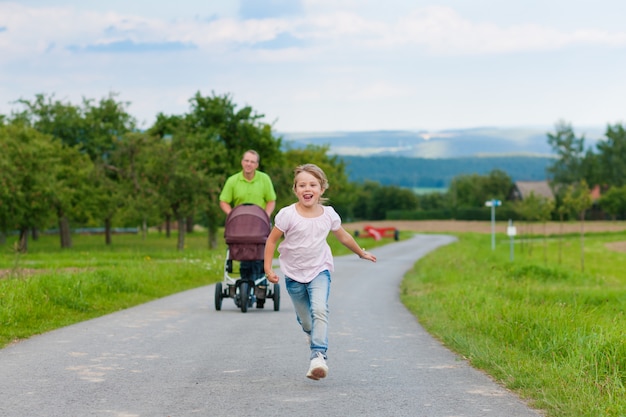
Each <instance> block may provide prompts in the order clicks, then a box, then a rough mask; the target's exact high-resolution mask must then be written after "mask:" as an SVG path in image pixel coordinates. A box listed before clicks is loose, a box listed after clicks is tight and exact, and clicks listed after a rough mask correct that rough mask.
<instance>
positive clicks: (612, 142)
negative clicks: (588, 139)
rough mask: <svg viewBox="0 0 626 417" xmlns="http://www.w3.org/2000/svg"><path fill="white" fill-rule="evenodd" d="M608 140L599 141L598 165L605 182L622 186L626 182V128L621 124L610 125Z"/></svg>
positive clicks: (607, 132) (609, 184)
mask: <svg viewBox="0 0 626 417" xmlns="http://www.w3.org/2000/svg"><path fill="white" fill-rule="evenodd" d="M605 136H606V140H601V141H598V143H597V144H596V147H597V150H598V156H597V158H598V167H599V171H600V177H601V178H602V179H603V184H605V185H608V186H617V187H620V186H622V185H625V184H626V130H624V127H623V126H622V125H620V124H616V125H615V126H608V127H607V130H606V134H605Z"/></svg>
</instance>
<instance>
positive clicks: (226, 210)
mask: <svg viewBox="0 0 626 417" xmlns="http://www.w3.org/2000/svg"><path fill="white" fill-rule="evenodd" d="M220 208H221V209H222V211H223V212H224V213H226V215H227V216H228V214H229V213H230V212H231V211H232V210H233V208H232V207H231V206H230V204H228V203H227V202H226V201H220Z"/></svg>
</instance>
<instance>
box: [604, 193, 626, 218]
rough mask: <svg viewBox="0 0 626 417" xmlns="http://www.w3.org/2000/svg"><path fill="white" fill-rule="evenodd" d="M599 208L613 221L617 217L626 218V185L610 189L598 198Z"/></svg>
mask: <svg viewBox="0 0 626 417" xmlns="http://www.w3.org/2000/svg"><path fill="white" fill-rule="evenodd" d="M599 203H600V207H602V210H604V211H605V212H607V213H608V214H610V215H611V217H613V220H615V219H616V218H617V216H621V217H622V218H624V217H625V216H626V185H622V186H621V187H611V188H609V190H608V191H607V192H606V193H604V195H602V197H600V201H599Z"/></svg>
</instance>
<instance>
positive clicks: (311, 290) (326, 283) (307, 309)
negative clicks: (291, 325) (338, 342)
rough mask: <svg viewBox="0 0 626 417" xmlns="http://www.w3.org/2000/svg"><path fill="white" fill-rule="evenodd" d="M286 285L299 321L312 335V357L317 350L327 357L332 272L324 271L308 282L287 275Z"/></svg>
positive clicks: (303, 328) (306, 331)
mask: <svg viewBox="0 0 626 417" xmlns="http://www.w3.org/2000/svg"><path fill="white" fill-rule="evenodd" d="M285 287H286V288H287V292H288V293H289V296H290V297H291V301H292V302H293V306H294V308H295V310H296V318H297V319H298V323H300V326H302V330H304V332H305V333H306V334H308V335H310V336H311V359H313V358H314V357H315V356H317V352H321V353H322V355H324V358H326V351H327V350H328V295H329V294H330V272H328V271H322V272H321V273H320V274H319V275H318V276H317V277H315V278H314V279H313V281H311V282H309V283H307V284H303V283H301V282H298V281H294V280H293V279H291V278H289V277H285Z"/></svg>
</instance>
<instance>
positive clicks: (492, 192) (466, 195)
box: [448, 169, 513, 208]
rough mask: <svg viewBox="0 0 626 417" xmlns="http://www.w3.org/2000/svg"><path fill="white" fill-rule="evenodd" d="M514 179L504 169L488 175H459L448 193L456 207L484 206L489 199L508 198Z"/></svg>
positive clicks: (493, 171)
mask: <svg viewBox="0 0 626 417" xmlns="http://www.w3.org/2000/svg"><path fill="white" fill-rule="evenodd" d="M512 188H513V181H512V180H511V177H509V176H508V175H507V174H506V173H505V172H504V171H501V170H497V169H495V170H492V171H491V172H490V173H489V174H488V175H486V176H483V175H478V174H469V175H458V176H456V177H454V178H453V179H452V182H451V183H450V188H449V190H448V193H449V195H450V197H451V201H452V204H453V206H454V207H460V208H461V207H483V206H484V204H485V201H488V200H502V201H503V200H506V199H507V198H508V196H509V194H510V193H511V189H512Z"/></svg>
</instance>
